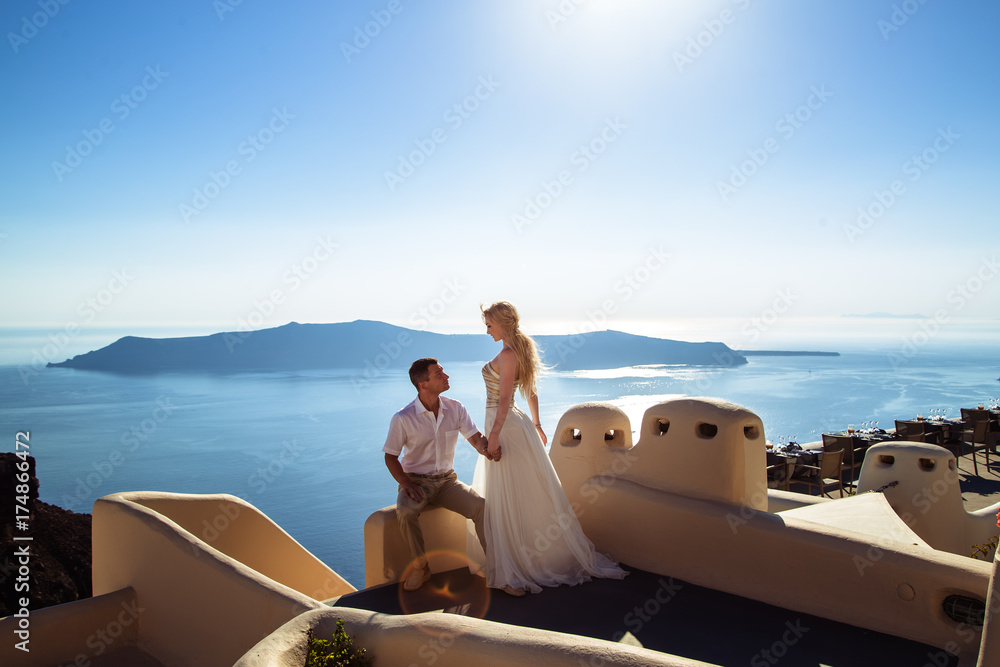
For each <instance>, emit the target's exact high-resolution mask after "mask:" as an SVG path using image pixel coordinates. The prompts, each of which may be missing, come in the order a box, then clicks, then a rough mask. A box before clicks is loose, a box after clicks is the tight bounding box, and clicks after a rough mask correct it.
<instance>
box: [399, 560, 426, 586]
mask: <svg viewBox="0 0 1000 667" xmlns="http://www.w3.org/2000/svg"><path fill="white" fill-rule="evenodd" d="M430 578H431V568H430V567H428V566H427V565H424V566H423V567H418V568H416V569H414V570H413V572H410V576H408V577H407V578H406V581H404V582H403V590H405V591H415V590H417V589H418V588H420V587H421V586H423V585H424V582H425V581H427V580H428V579H430Z"/></svg>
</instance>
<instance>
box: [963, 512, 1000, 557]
mask: <svg viewBox="0 0 1000 667" xmlns="http://www.w3.org/2000/svg"><path fill="white" fill-rule="evenodd" d="M997 528H1000V510H997ZM998 541H1000V537H998V536H997V535H994V536H993V537H991V538H990V539H988V540H986V544H973V545H972V553H971V554H970V555H971V556H972V557H973V558H978V557H979V554H982V555H983V560H989V559H990V552H991V551H995V550H996V548H997V542H998Z"/></svg>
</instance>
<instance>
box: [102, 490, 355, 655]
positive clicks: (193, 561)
mask: <svg viewBox="0 0 1000 667" xmlns="http://www.w3.org/2000/svg"><path fill="white" fill-rule="evenodd" d="M92 534H93V548H94V549H93V589H94V595H95V596H100V595H102V594H104V593H109V592H113V591H118V590H120V589H123V588H127V587H131V588H132V589H134V590H135V594H136V597H137V600H138V602H139V606H140V607H141V608H142V609H143V611H142V612H141V613H140V614H139V617H138V619H137V628H138V636H137V638H136V645H137V647H138V648H139V649H141V650H142V651H144V652H145V653H147V654H148V655H150V656H152V657H153V658H155V659H156V660H158V661H160V662H161V663H163V664H164V665H185V666H190V667H195V666H204V667H218V666H219V665H232V664H233V663H234V662H235V661H236V660H238V659H239V658H240V656H241V655H243V653H245V652H246V650H247V649H248V648H249V647H251V646H253V645H254V644H255V643H257V642H258V641H260V639H261V638H262V637H265V636H267V635H268V634H269V633H270V632H272V631H273V630H274V629H275V628H277V627H279V626H281V624H283V623H285V622H286V621H287V620H289V619H290V618H293V617H295V616H297V615H299V614H301V613H302V612H305V611H308V610H310V609H317V608H320V607H323V604H322V602H321V600H323V599H327V598H332V597H335V596H338V595H341V594H343V593H347V592H351V591H353V590H355V589H354V587H353V586H351V585H350V584H348V583H347V582H346V581H344V579H343V578H342V577H340V575H338V574H337V573H336V572H334V571H333V570H331V569H330V568H328V567H327V566H326V565H324V564H323V563H322V562H320V561H319V560H318V559H316V557H315V556H313V555H312V554H311V553H309V552H308V551H307V550H306V549H304V548H303V547H302V546H301V545H300V544H298V543H297V542H296V541H295V540H294V539H292V538H291V537H290V536H289V535H288V534H287V533H286V532H285V531H283V530H282V529H281V528H280V527H278V526H277V525H276V524H275V523H274V522H273V521H271V519H269V518H268V517H267V516H265V515H264V514H263V513H261V512H260V511H259V510H258V509H257V508H255V507H253V506H252V505H250V504H249V503H247V502H246V501H244V500H241V499H240V498H237V497H235V496H231V495H227V494H212V495H189V494H178V493H159V492H146V491H144V492H132V493H117V494H112V495H109V496H105V497H103V498H100V499H98V500H97V502H95V503H94V513H93V530H92ZM223 628H224V630H223ZM193 647H197V650H192V649H193Z"/></svg>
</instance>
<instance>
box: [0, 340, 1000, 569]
mask: <svg viewBox="0 0 1000 667" xmlns="http://www.w3.org/2000/svg"><path fill="white" fill-rule="evenodd" d="M825 349H831V348H830V347H829V346H826V347H825ZM900 352H901V348H900V346H899V344H898V343H892V344H891V345H887V346H885V347H884V348H883V349H870V348H864V349H856V350H851V351H845V352H843V353H842V354H841V356H839V357H760V356H754V357H750V358H749V360H750V363H749V365H746V366H741V367H737V368H727V369H718V368H698V367H679V366H671V367H663V366H657V367H632V368H621V369H613V370H604V371H586V372H575V373H550V374H548V375H546V376H544V377H543V379H542V382H541V387H540V398H541V401H540V405H541V413H542V421H543V423H544V424H545V425H546V427H547V433H548V434H549V435H550V436H551V435H552V434H553V431H554V428H555V425H556V423H557V422H558V420H559V417H560V416H561V415H562V414H563V412H564V411H565V410H566V409H567V408H569V407H571V406H573V405H576V404H578V403H582V402H584V401H594V400H598V401H608V402H611V403H613V404H615V405H618V406H619V407H621V408H623V409H624V410H625V411H626V412H627V413H628V414H629V415H630V417H631V418H632V419H633V424H632V427H633V429H637V428H638V426H639V419H640V418H641V415H642V412H643V411H644V410H645V409H646V408H647V407H649V406H650V405H651V404H653V403H655V402H658V401H661V400H664V399H666V398H670V397H674V396H680V395H689V396H715V397H719V398H723V399H726V400H729V401H732V402H734V403H738V404H740V405H743V406H745V407H747V408H749V409H751V410H753V411H754V412H756V413H757V414H758V415H760V417H761V418H762V419H763V422H764V426H765V429H766V431H767V438H768V439H769V440H777V439H778V438H779V437H781V436H784V437H795V438H797V439H798V440H799V441H800V442H805V441H810V440H817V439H819V437H820V434H821V433H822V432H823V431H828V430H833V429H841V428H844V427H845V426H846V425H847V424H849V423H850V424H855V425H860V424H861V423H862V422H865V421H876V420H877V421H878V422H879V425H880V426H881V427H882V428H886V427H889V428H891V427H892V426H893V420H894V419H895V418H897V417H912V416H913V415H915V414H917V413H918V412H926V411H928V410H930V409H942V408H944V409H947V411H948V414H949V415H953V416H957V415H958V414H959V408H961V407H968V406H972V405H974V404H975V403H977V402H980V401H989V400H990V399H991V398H997V397H1000V382H998V376H1000V346H998V344H997V343H996V342H992V341H990V342H980V343H979V344H976V345H927V346H925V347H923V348H920V349H916V350H914V351H913V353H912V354H909V355H906V354H900ZM484 361H485V360H484ZM442 362H443V363H444V364H445V370H446V371H447V372H448V373H449V374H450V375H451V386H452V389H451V390H450V392H449V395H450V396H451V397H453V398H456V399H458V400H460V401H462V402H463V403H465V405H466V406H467V407H468V408H469V410H470V412H471V413H472V415H473V416H474V417H475V418H477V420H479V421H480V423H481V419H482V414H483V412H484V390H483V385H482V377H481V375H480V368H481V364H448V363H447V360H446V359H445V358H442ZM24 368H25V367H24V366H23V365H22V366H17V365H7V366H0V429H2V431H0V433H2V437H4V438H5V439H7V441H8V443H9V447H5V448H4V449H10V450H13V448H14V438H15V434H16V433H17V432H18V431H30V433H31V454H32V455H34V456H35V457H36V459H37V461H38V477H39V479H40V482H41V488H40V495H41V498H42V500H43V501H45V502H48V503H53V504H56V505H59V506H61V507H65V508H67V509H72V510H74V511H78V512H90V511H91V507H92V505H93V502H94V500H95V499H96V498H99V497H100V496H102V495H105V494H108V493H113V492H117V491H126V490H160V491H175V492H185V493H230V494H234V495H237V496H240V497H242V498H245V499H246V500H248V501H250V502H251V503H253V504H254V505H256V506H257V507H258V508H260V509H261V510H262V511H264V512H265V513H266V514H267V515H268V516H270V517H271V518H272V519H274V520H275V521H276V522H277V523H278V524H279V525H280V526H282V527H283V528H284V529H285V530H286V531H287V532H288V533H290V534H291V535H292V537H294V538H295V539H296V540H298V541H299V542H300V543H302V544H303V545H304V546H305V547H306V548H307V549H309V550H310V551H311V552H312V553H314V554H315V555H316V556H317V557H318V558H320V559H321V560H322V561H324V562H326V563H327V564H328V565H330V566H331V567H332V568H333V569H335V570H337V571H338V572H339V573H340V574H341V575H342V576H344V577H345V578H346V579H347V580H348V581H350V582H351V583H352V584H354V585H355V586H357V587H359V588H360V587H362V586H363V585H364V558H363V526H364V521H365V519H366V518H367V517H368V515H369V514H370V513H371V512H373V511H374V510H376V509H379V508H381V507H385V506H386V505H390V504H392V503H393V502H394V501H395V483H394V482H393V480H392V479H391V477H390V476H389V473H388V472H387V471H386V469H385V465H384V462H383V456H382V453H381V451H380V450H381V447H382V444H383V442H384V439H385V435H386V429H387V426H388V422H389V418H390V416H391V415H392V413H393V412H395V411H396V410H397V409H399V408H400V407H402V406H404V405H405V404H406V403H408V402H409V401H410V400H412V399H413V396H414V391H413V388H412V387H411V386H410V384H409V382H408V380H407V378H406V376H405V374H404V373H402V372H384V373H382V374H381V375H379V376H378V377H375V378H370V379H368V384H364V383H359V382H357V380H358V379H359V378H360V371H315V372H296V373H268V374H251V373H245V374H236V375H197V374H163V375H155V376H122V375H114V374H108V373H101V372H92V371H77V370H70V369H41V370H40V372H38V373H37V374H34V375H31V376H30V377H28V378H27V381H24V380H23V379H22V372H23V371H24ZM474 465H475V453H474V452H473V450H472V449H471V447H468V446H465V447H460V449H459V454H458V456H457V459H456V469H457V471H458V473H459V476H460V478H462V479H463V480H465V481H471V478H472V470H473V467H474Z"/></svg>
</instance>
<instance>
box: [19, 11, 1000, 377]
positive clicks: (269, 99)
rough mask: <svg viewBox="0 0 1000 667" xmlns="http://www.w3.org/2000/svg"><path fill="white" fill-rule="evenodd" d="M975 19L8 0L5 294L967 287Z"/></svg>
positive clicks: (985, 246)
mask: <svg viewBox="0 0 1000 667" xmlns="http://www.w3.org/2000/svg"><path fill="white" fill-rule="evenodd" d="M998 24H1000V5H997V4H996V3H995V2H987V1H985V0H984V1H968V2H929V1H927V2H920V1H919V0H908V1H906V2H898V1H896V2H889V1H873V0H846V1H845V0H818V1H815V2H807V3H806V2H791V1H784V2H762V1H760V0H739V1H731V0H726V1H715V2H694V1H693V0H692V1H689V2H669V1H658V2H654V1H652V0H649V1H644V0H575V2H574V1H573V0H562V2H558V1H556V0H544V1H539V0H531V1H529V0H503V1H500V0H495V1H492V2H457V1H452V2H447V1H442V2H430V1H424V2H413V1H407V0H393V1H389V0H377V1H374V2H351V3H344V2H318V1H316V2H295V1H292V2H285V3H265V2H252V1H249V0H245V1H243V2H240V3H239V4H235V2H234V0H218V1H217V2H211V1H209V0H201V1H198V2H193V1H184V0H179V1H177V2H170V3H150V2H115V1H107V2H100V3H84V2H67V3H66V4H61V3H60V2H59V1H58V0H36V1H34V2H21V1H13V2H7V3H4V6H3V8H2V9H0V26H2V28H3V32H4V35H5V37H4V42H5V44H4V46H3V47H0V53H2V56H0V59H2V60H0V68H2V69H0V76H2V77H3V78H2V83H3V89H4V90H5V91H7V102H6V103H5V104H4V105H2V109H0V114H2V116H3V121H4V122H3V127H4V128H5V129H6V132H5V137H4V140H3V143H4V156H5V159H4V160H3V163H2V166H0V169H2V174H0V176H2V177H0V188H2V189H3V191H2V197H0V258H2V261H3V267H4V271H3V283H4V289H3V290H2V293H0V308H2V310H3V312H4V313H5V316H4V324H5V325H7V326H17V327H34V328H36V330H38V331H46V330H51V331H55V332H63V331H66V330H67V328H68V327H69V328H71V330H73V331H76V330H77V327H78V328H79V330H80V331H83V332H86V331H88V330H90V329H95V328H120V329H125V330H130V329H134V330H136V331H137V332H138V331H140V330H149V329H152V328H157V327H160V328H163V329H165V328H166V327H171V326H173V327H187V328H188V329H189V330H191V331H196V330H202V331H203V332H204V333H210V332H213V331H219V330H233V329H237V328H245V327H247V326H251V327H252V328H262V327H268V326H277V325H280V324H284V323H286V322H288V321H292V320H294V321H299V322H339V321H348V320H353V319H358V318H366V319H379V320H384V321H388V322H392V323H396V324H401V325H404V326H411V327H413V328H425V329H430V330H435V331H469V332H472V331H480V329H481V327H480V323H479V317H478V306H479V304H480V303H482V302H487V303H488V302H491V301H494V300H498V299H508V300H510V301H512V302H514V303H515V304H517V305H518V306H519V308H520V309H521V311H522V316H523V319H524V320H525V326H526V328H528V329H529V330H531V329H534V330H536V331H539V332H541V331H545V332H553V331H560V330H562V331H571V330H579V329H581V328H586V327H587V326H596V325H597V324H603V323H605V322H606V325H607V326H608V327H610V328H618V329H625V330H634V331H636V332H656V333H658V334H664V335H669V334H671V333H673V334H674V335H675V336H676V337H684V336H683V335H682V334H679V333H678V332H679V331H680V329H677V328H672V327H671V322H679V321H682V320H693V319H699V320H703V319H704V318H726V319H727V320H728V321H729V322H730V325H729V326H730V327H731V328H730V329H728V330H727V331H729V332H730V333H731V332H732V331H743V332H744V333H743V334H742V335H743V336H744V337H745V332H746V331H747V326H748V323H750V322H753V321H754V318H760V317H762V316H763V317H764V318H765V319H768V318H770V320H769V321H772V322H777V321H779V320H780V321H788V322H790V321H792V320H796V319H800V318H806V319H808V318H819V317H826V316H833V317H839V316H841V315H845V314H858V313H873V312H885V313H890V314H895V315H908V314H919V315H921V316H922V317H923V318H925V319H928V318H929V319H934V317H935V314H936V313H937V314H939V315H940V314H941V313H944V315H945V317H946V319H947V321H948V322H954V321H957V320H959V319H964V318H995V317H996V314H997V313H998V312H1000V280H994V278H995V277H997V276H996V274H997V273H998V271H1000V267H998V266H997V264H996V261H997V250H998V246H1000V243H998V237H997V210H998V189H997V187H996V183H997V182H998V175H1000V173H998V172H1000V166H998V161H997V158H996V156H997V155H998V154H1000V129H998V125H997V123H996V120H995V119H996V118H997V117H998V112H1000V109H998V95H1000V93H998V91H1000V86H998V84H1000V74H998V67H997V66H998V63H1000V42H998V40H997V39H996V28H997V25H998ZM772 315H774V316H776V317H772ZM70 325H73V326H72V327H70ZM908 326H910V327H911V328H912V327H913V326H914V325H913V324H912V323H911V324H910V325H908ZM775 327H777V324H775ZM702 333H703V332H702V331H699V332H698V333H693V334H691V335H692V336H698V335H701V334H702ZM704 335H705V336H707V337H709V338H713V339H725V338H726V336H727V334H725V333H724V332H722V331H720V332H719V333H718V334H717V335H714V336H713V335H712V332H711V327H708V333H706V334H704ZM737 342H738V341H737ZM753 342H758V341H756V340H755V341H753ZM760 342H766V340H764V341H760ZM748 347H750V346H749V345H748ZM60 356H62V357H64V356H67V355H60Z"/></svg>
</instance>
